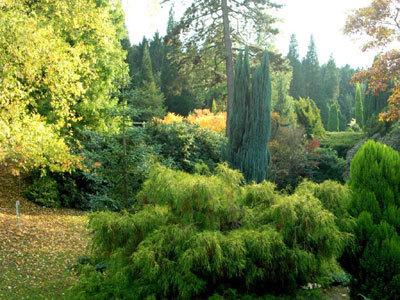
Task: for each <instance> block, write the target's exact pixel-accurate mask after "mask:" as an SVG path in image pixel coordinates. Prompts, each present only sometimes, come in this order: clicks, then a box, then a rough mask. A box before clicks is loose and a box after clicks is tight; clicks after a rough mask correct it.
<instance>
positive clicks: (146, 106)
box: [127, 81, 165, 121]
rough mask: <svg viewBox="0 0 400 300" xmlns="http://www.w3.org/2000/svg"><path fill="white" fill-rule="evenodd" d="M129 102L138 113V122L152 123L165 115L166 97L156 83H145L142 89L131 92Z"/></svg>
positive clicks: (136, 118) (135, 118)
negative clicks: (154, 119)
mask: <svg viewBox="0 0 400 300" xmlns="http://www.w3.org/2000/svg"><path fill="white" fill-rule="evenodd" d="M127 100H128V101H129V103H130V105H131V106H132V108H134V109H136V110H137V111H138V116H137V117H134V120H136V121H151V120H152V119H153V118H162V117H164V115H165V108H164V95H163V94H162V93H161V90H160V88H159V87H158V86H157V85H156V84H155V83H154V81H152V82H148V81H144V82H143V84H142V86H141V87H139V88H138V89H137V90H135V91H132V92H131V94H130V96H128V99H127Z"/></svg>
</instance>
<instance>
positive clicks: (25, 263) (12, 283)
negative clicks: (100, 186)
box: [0, 169, 89, 300]
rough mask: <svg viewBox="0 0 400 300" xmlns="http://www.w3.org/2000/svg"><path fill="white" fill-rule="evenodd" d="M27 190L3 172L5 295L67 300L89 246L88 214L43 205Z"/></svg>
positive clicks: (0, 261) (1, 275) (0, 290)
mask: <svg viewBox="0 0 400 300" xmlns="http://www.w3.org/2000/svg"><path fill="white" fill-rule="evenodd" d="M22 189H23V185H22V184H20V183H19V182H18V180H17V179H16V178H14V177H12V176H9V175H6V174H5V171H4V169H3V170H0V299H7V300H12V299H18V300H19V299H63V298H65V297H64V295H65V291H66V289H67V288H68V287H69V286H71V284H73V282H74V281H75V280H77V278H76V277H75V276H74V273H73V271H72V267H73V265H74V264H76V259H77V258H78V257H79V256H82V255H83V254H84V253H85V251H86V249H87V245H88V240H89V237H88V231H87V228H86V226H85V224H86V222H87V216H86V214H85V213H83V212H80V211H76V210H70V209H50V208H44V207H40V206H37V205H35V204H33V203H31V202H29V201H27V200H26V199H25V198H24V197H23V196H22V193H21V190H22ZM17 200H19V201H20V203H21V205H20V206H21V227H22V232H21V231H20V230H19V228H18V225H17V218H16V209H15V202H16V201H17Z"/></svg>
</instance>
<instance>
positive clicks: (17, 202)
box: [15, 201, 22, 232]
mask: <svg viewBox="0 0 400 300" xmlns="http://www.w3.org/2000/svg"><path fill="white" fill-rule="evenodd" d="M15 208H16V210H17V222H18V228H19V231H21V232H22V227H21V216H20V213H19V201H16V202H15Z"/></svg>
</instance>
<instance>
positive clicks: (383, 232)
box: [342, 141, 400, 299]
mask: <svg viewBox="0 0 400 300" xmlns="http://www.w3.org/2000/svg"><path fill="white" fill-rule="evenodd" d="M348 184H349V187H350V188H351V190H352V202H351V204H350V213H351V214H352V216H353V217H354V218H355V221H356V225H355V230H354V235H355V243H354V245H352V246H350V247H349V249H347V251H346V252H345V255H344V257H343V259H342V261H343V265H344V266H345V268H346V269H347V270H348V271H349V273H350V274H351V275H352V276H354V280H352V281H351V291H352V294H353V295H357V294H359V293H361V294H363V295H365V296H367V297H368V298H371V299H397V298H398V296H399V295H400V283H399V278H400V250H399V249H400V237H399V233H400V223H399V216H400V193H399V184H400V157H399V154H398V152H397V151H395V150H393V149H392V148H390V147H388V146H386V145H382V144H380V143H376V142H374V141H368V142H366V143H365V144H364V145H363V146H362V147H361V149H360V150H359V151H358V152H357V154H356V155H355V156H354V158H353V161H352V162H351V167H350V180H349V182H348Z"/></svg>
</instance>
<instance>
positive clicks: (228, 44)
mask: <svg viewBox="0 0 400 300" xmlns="http://www.w3.org/2000/svg"><path fill="white" fill-rule="evenodd" d="M221 1H222V3H221V6H222V18H223V24H224V42H225V52H226V56H225V60H226V78H227V81H228V84H227V86H228V104H227V108H226V111H227V118H226V135H227V136H228V138H229V122H228V120H229V110H230V107H231V105H232V103H233V90H234V73H233V54H232V41H231V33H230V28H229V16H228V3H227V2H228V0H221Z"/></svg>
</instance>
